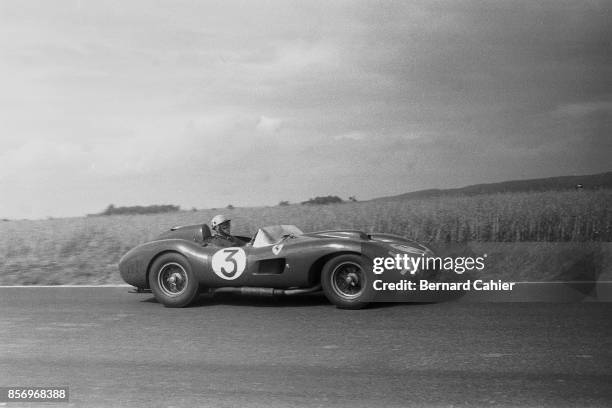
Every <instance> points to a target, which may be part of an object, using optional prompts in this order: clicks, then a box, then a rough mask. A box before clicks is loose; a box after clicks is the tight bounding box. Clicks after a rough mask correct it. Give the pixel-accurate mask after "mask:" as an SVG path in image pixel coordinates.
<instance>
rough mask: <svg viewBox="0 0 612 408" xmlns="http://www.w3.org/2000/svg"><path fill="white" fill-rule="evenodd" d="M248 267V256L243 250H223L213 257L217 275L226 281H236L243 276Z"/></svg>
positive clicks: (233, 248)
mask: <svg viewBox="0 0 612 408" xmlns="http://www.w3.org/2000/svg"><path fill="white" fill-rule="evenodd" d="M245 267H246V254H245V253H244V250H243V249H242V248H238V247H230V248H223V249H221V250H219V251H217V252H215V254H214V255H213V257H212V268H213V271H214V272H215V274H216V275H217V276H218V277H220V278H223V279H226V280H234V279H236V278H238V277H239V276H240V275H242V272H244V269H245Z"/></svg>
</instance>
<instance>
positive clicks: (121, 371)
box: [0, 288, 612, 407]
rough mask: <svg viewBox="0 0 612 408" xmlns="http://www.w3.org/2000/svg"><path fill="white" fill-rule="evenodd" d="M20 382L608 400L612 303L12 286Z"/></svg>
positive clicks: (124, 397)
mask: <svg viewBox="0 0 612 408" xmlns="http://www.w3.org/2000/svg"><path fill="white" fill-rule="evenodd" d="M13 385H30V386H50V385H68V386H69V387H70V403H69V404H41V405H42V406H45V407H51V406H67V405H68V406H138V407H157V406H160V407H162V406H164V407H165V406H167V407H169V406H175V407H182V406H185V407H195V406H202V407H206V406H214V407H241V406H246V407H253V406H262V407H264V406H265V407H281V406H282V407H301V406H309V407H310V406H313V407H314V406H338V407H374V406H382V407H396V406H398V407H399V406H469V407H473V406H550V407H563V406H580V407H589V406H601V407H603V406H612V303H570V304H563V303H556V304H555V303H495V304H487V303H455V302H448V303H440V304H390V305H377V306H376V307H374V308H370V309H366V310H360V311H344V310H338V309H336V308H334V307H333V306H331V305H329V304H328V303H327V302H326V301H325V299H324V298H322V297H320V296H308V297H303V298H291V299H287V298H285V299H281V300H274V299H267V298H252V297H251V298H243V297H235V296H233V297H231V296H224V297H221V296H217V297H215V298H210V297H202V298H201V299H200V300H199V301H198V303H197V304H196V305H195V306H194V307H190V308H187V309H168V308H164V307H163V306H161V305H160V304H158V303H156V302H155V301H154V300H153V298H152V295H150V294H128V293H127V288H76V289H75V288H53V289H47V288H0V386H13ZM0 405H4V404H0ZM24 405H25V406H30V405H27V404H24ZM6 406H9V407H13V406H20V405H19V404H14V403H9V404H7V405H6ZM32 406H33V404H32Z"/></svg>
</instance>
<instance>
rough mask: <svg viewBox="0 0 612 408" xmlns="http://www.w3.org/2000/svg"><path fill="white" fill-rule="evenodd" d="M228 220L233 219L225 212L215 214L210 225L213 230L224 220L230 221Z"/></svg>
mask: <svg viewBox="0 0 612 408" xmlns="http://www.w3.org/2000/svg"><path fill="white" fill-rule="evenodd" d="M228 221H231V220H230V219H229V218H227V217H226V216H225V215H223V214H219V215H215V216H214V217H213V219H212V220H211V221H210V227H211V228H212V229H213V230H216V229H217V227H218V226H219V225H221V224H223V223H224V222H228Z"/></svg>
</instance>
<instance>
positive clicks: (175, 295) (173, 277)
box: [149, 253, 199, 307]
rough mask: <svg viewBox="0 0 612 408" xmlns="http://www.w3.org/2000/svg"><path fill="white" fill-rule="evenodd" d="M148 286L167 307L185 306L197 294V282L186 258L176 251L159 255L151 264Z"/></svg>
mask: <svg viewBox="0 0 612 408" xmlns="http://www.w3.org/2000/svg"><path fill="white" fill-rule="evenodd" d="M149 286H150V288H151V291H152V292H153V295H154V296H155V299H157V301H158V302H161V303H163V304H164V305H165V306H167V307H185V306H187V305H189V304H190V303H191V302H193V300H194V299H195V298H196V297H197V295H198V290H199V284H198V280H197V278H196V276H195V275H194V273H193V272H192V271H191V265H189V262H188V261H187V259H186V258H185V257H184V256H183V255H180V254H177V253H168V254H164V255H162V256H160V257H159V258H157V259H156V260H155V262H153V265H151V271H150V273H149Z"/></svg>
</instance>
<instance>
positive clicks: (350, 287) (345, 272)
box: [321, 254, 368, 309]
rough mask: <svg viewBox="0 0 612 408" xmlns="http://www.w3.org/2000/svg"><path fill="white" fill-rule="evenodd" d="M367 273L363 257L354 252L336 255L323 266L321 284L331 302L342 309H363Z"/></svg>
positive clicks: (365, 303)
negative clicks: (363, 264)
mask: <svg viewBox="0 0 612 408" xmlns="http://www.w3.org/2000/svg"><path fill="white" fill-rule="evenodd" d="M366 283H367V279H366V274H365V272H364V270H363V266H362V260H361V257H360V256H358V255H353V254H346V255H339V256H336V257H334V258H332V259H330V260H329V261H327V263H326V264H325V266H323V270H322V271H321V286H322V287H323V293H325V296H326V297H327V299H329V301H330V302H332V303H333V304H335V305H336V306H337V307H339V308H342V309H361V308H362V307H364V306H366V305H367V304H368V302H366V301H364V297H365V292H366Z"/></svg>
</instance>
